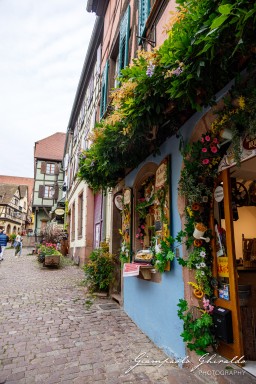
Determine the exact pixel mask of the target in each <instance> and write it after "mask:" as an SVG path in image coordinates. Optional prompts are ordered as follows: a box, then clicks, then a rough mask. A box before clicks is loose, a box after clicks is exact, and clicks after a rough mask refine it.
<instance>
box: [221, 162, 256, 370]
mask: <svg viewBox="0 0 256 384" xmlns="http://www.w3.org/2000/svg"><path fill="white" fill-rule="evenodd" d="M217 184H218V185H217V186H216V189H215V192H216V190H217V193H215V196H214V219H215V223H214V229H215V235H216V236H215V238H216V249H215V252H214V254H215V256H214V259H215V260H214V276H215V277H216V279H217V288H216V296H217V300H216V305H217V306H220V307H223V308H225V309H228V310H230V311H231V314H232V331H233V335H232V336H233V340H231V341H232V342H229V343H226V342H223V341H221V342H220V346H219V353H220V354H221V355H223V356H225V357H228V358H232V357H234V356H243V355H244V360H245V361H246V363H245V366H244V369H246V370H248V371H249V372H250V373H252V374H254V375H255V376H256V157H253V158H251V159H249V160H246V161H244V162H242V163H241V165H240V166H237V165H235V166H233V167H232V168H229V169H226V170H224V171H222V172H221V174H220V179H219V180H218V183H217Z"/></svg>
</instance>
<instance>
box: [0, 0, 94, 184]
mask: <svg viewBox="0 0 256 384" xmlns="http://www.w3.org/2000/svg"><path fill="white" fill-rule="evenodd" d="M86 4H87V0H43V1H40V0H0V175H7V176H21V177H32V178H33V177H34V174H33V161H34V145H35V142H36V141H38V140H41V139H44V138H45V137H48V136H50V135H52V134H54V133H55V132H66V131H67V126H68V122H69V118H70V114H71V110H72V106H73V102H74V99H75V94H76V90H77V86H78V83H79V79H80V75H81V72H82V67H83V64H84V60H85V56H86V52H87V47H88V45H89V41H90V37H91V34H92V30H93V26H94V22H95V14H94V13H88V12H87V11H86Z"/></svg>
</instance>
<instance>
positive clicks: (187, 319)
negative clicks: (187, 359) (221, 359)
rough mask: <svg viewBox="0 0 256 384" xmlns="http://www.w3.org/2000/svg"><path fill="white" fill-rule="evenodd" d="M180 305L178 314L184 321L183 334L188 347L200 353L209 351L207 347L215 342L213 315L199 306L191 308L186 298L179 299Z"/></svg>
mask: <svg viewBox="0 0 256 384" xmlns="http://www.w3.org/2000/svg"><path fill="white" fill-rule="evenodd" d="M178 307H179V310H178V316H179V318H180V319H181V320H183V322H184V324H183V332H182V334H181V336H182V338H183V340H184V341H185V342H186V343H187V346H188V348H189V349H190V350H192V351H195V352H196V353H197V354H199V355H203V354H205V353H207V348H208V347H209V346H212V345H214V344H215V337H214V335H213V319H212V316H211V315H209V313H207V312H205V311H203V310H200V309H199V308H197V307H193V308H191V309H189V308H188V303H187V301H186V300H184V299H180V300H179V304H178ZM193 310H194V312H195V314H194V313H193ZM198 313H200V315H199V314H198ZM197 316H199V317H197Z"/></svg>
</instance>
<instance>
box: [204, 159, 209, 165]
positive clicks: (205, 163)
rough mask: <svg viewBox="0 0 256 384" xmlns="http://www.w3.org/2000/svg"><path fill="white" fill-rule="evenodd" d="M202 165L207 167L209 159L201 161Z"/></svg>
mask: <svg viewBox="0 0 256 384" xmlns="http://www.w3.org/2000/svg"><path fill="white" fill-rule="evenodd" d="M202 163H203V164H204V165H207V164H209V163H210V160H209V159H203V161H202Z"/></svg>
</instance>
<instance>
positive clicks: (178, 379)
mask: <svg viewBox="0 0 256 384" xmlns="http://www.w3.org/2000/svg"><path fill="white" fill-rule="evenodd" d="M27 253H28V249H23V255H22V256H21V257H20V258H15V257H14V251H13V250H6V251H5V260H4V261H2V262H1V263H0V292H1V295H0V305H1V309H0V384H3V383H6V384H37V383H38V384H60V383H65V384H71V383H72V384H129V383H139V384H167V383H168V384H199V383H214V384H216V383H221V384H224V383H234V384H238V383H239V384H252V383H256V380H255V378H254V377H252V376H251V375H248V374H246V375H245V372H244V371H242V370H240V371H239V372H238V373H236V369H238V368H237V367H236V366H234V368H233V369H234V371H232V375H226V373H230V370H229V371H228V372H227V371H225V367H226V366H225V365H224V366H223V367H222V368H221V366H220V365H218V367H217V368H218V372H221V371H220V370H221V369H224V375H223V374H221V373H220V374H218V375H217V376H216V372H215V374H211V370H212V369H213V368H215V369H216V367H213V366H211V365H208V366H207V365H206V366H204V367H203V366H202V367H200V370H203V368H204V372H203V373H201V374H200V375H197V376H195V375H193V374H192V373H191V372H190V370H189V369H180V368H177V367H175V365H174V364H170V359H169V360H168V358H167V356H166V355H165V354H164V353H163V352H162V351H160V350H159V349H158V348H157V347H156V346H155V345H154V344H153V343H152V342H151V341H150V340H149V339H148V337H147V336H145V335H144V334H143V333H142V332H141V331H140V330H139V329H138V328H137V326H136V325H135V324H134V323H133V322H132V321H131V319H130V318H129V317H128V316H127V315H126V314H125V313H124V312H123V311H122V309H120V307H119V306H118V305H117V304H116V303H114V302H113V301H110V300H108V299H101V300H100V299H98V300H95V302H94V303H93V305H92V306H91V307H88V305H87V304H88V297H87V296H86V293H85V288H84V287H83V286H82V284H81V283H82V280H83V278H84V273H83V271H82V270H81V269H80V268H79V267H77V266H65V267H63V268H60V269H47V268H43V266H42V264H39V263H38V262H37V258H36V256H31V255H27ZM109 305H110V306H109ZM111 306H112V307H113V308H112V309H111ZM106 307H107V308H108V309H107V310H106V309H104V308H106ZM140 354H142V355H141V359H142V360H143V361H144V362H145V363H146V365H144V366H136V367H134V366H135V365H136V362H135V359H136V358H137V357H138V356H139V355H140ZM147 356H148V357H147ZM166 359H167V362H165V360H166ZM153 360H154V361H153ZM147 361H148V363H147ZM158 362H160V363H158ZM131 367H134V369H130V368H131ZM201 368H202V369H201ZM196 373H199V370H198V371H197V372H196ZM233 373H235V374H233Z"/></svg>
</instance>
